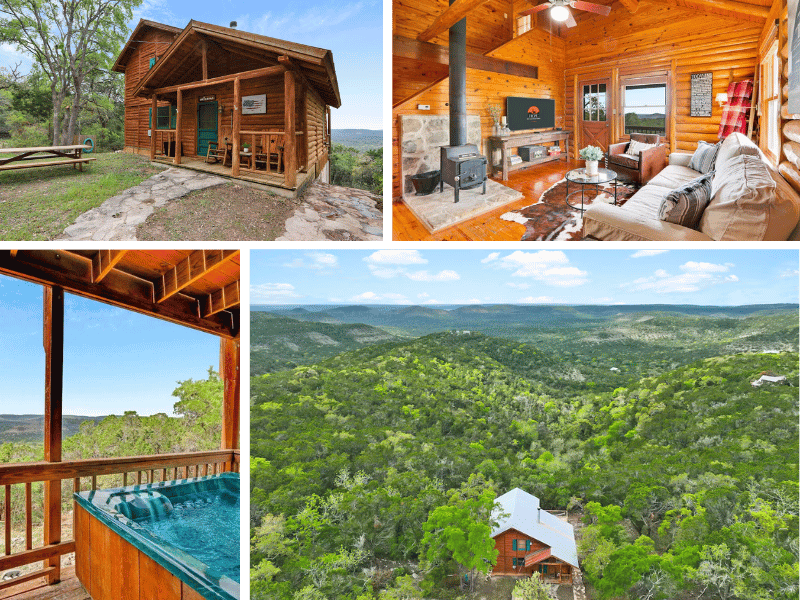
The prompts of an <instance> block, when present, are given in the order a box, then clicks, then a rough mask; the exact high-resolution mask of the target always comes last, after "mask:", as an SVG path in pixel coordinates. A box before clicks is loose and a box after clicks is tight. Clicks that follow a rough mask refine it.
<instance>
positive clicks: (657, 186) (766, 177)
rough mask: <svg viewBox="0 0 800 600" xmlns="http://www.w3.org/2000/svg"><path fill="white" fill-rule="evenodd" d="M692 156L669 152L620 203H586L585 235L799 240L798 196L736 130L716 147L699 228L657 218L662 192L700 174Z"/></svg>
mask: <svg viewBox="0 0 800 600" xmlns="http://www.w3.org/2000/svg"><path fill="white" fill-rule="evenodd" d="M691 158H692V155H691V154H681V153H672V154H670V156H669V165H668V166H667V167H665V168H664V170H663V171H661V172H660V173H659V174H658V175H656V176H655V177H653V179H651V180H650V182H649V183H648V184H647V185H645V186H644V187H643V188H642V189H640V190H639V191H638V192H636V194H634V195H633V196H632V197H631V198H630V199H629V200H628V201H627V202H626V203H625V204H624V205H623V206H613V205H610V204H601V203H598V204H593V205H592V206H590V207H589V209H588V210H587V211H586V213H585V214H584V216H583V227H584V231H583V233H584V235H585V236H590V237H593V238H597V239H600V240H635V241H650V240H658V241H661V240H666V241H687V242H688V241H710V240H722V241H727V240H745V241H752V240H787V239H788V240H800V225H798V221H800V196H798V194H797V193H796V192H795V191H794V189H792V187H791V186H790V185H789V184H788V183H787V182H786V180H785V179H783V177H781V175H780V174H779V173H778V171H777V169H775V168H773V167H772V165H770V164H769V162H768V161H767V160H766V158H765V157H764V154H763V153H762V152H761V150H759V148H758V146H756V145H755V144H754V143H753V142H751V141H750V140H749V139H748V138H747V137H746V136H744V135H742V134H740V133H734V134H732V135H730V136H728V137H727V138H726V139H725V141H724V142H723V143H722V146H721V147H720V150H719V153H718V155H717V161H716V164H715V167H714V169H715V171H716V173H715V175H714V180H713V182H712V190H711V194H712V198H711V202H710V203H709V205H708V207H707V208H706V210H705V212H704V213H703V217H702V219H701V221H700V225H699V227H698V230H695V229H689V228H688V227H682V226H681V225H676V224H674V223H667V222H665V221H661V220H659V218H658V211H659V207H660V206H661V200H662V199H663V198H664V196H666V195H667V194H668V193H669V192H670V191H671V190H673V189H675V188H677V187H679V186H680V185H682V184H684V183H686V182H687V181H690V180H692V179H695V178H696V177H700V175H701V174H700V173H698V172H697V171H694V170H692V169H690V168H689V163H690V161H691Z"/></svg>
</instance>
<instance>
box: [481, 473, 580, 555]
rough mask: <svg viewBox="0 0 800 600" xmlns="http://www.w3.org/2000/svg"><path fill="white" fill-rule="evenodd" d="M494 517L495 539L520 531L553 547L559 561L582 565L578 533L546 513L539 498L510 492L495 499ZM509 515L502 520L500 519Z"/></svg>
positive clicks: (518, 492) (519, 492) (564, 522)
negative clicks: (502, 534) (495, 523)
mask: <svg viewBox="0 0 800 600" xmlns="http://www.w3.org/2000/svg"><path fill="white" fill-rule="evenodd" d="M495 504H496V505H497V504H499V505H500V506H499V507H497V506H495V509H494V511H492V518H493V519H494V520H496V521H497V526H496V527H495V528H494V529H492V537H496V536H498V535H500V534H501V533H503V532H504V531H508V530H509V529H516V530H517V531H519V532H520V533H524V534H525V535H527V536H530V537H532V538H533V539H535V540H538V541H540V542H542V543H543V544H546V545H548V546H550V548H551V551H552V555H553V556H555V557H556V558H558V559H560V560H563V561H564V562H566V563H569V564H571V565H572V566H573V567H577V566H578V551H577V549H576V548H575V533H574V531H573V530H572V525H570V524H569V523H567V522H566V521H562V520H561V519H559V518H558V517H556V516H553V515H551V514H550V513H549V512H547V511H546V510H542V508H541V506H540V505H539V499H538V498H537V497H536V496H533V495H532V494H529V493H528V492H525V491H523V490H521V489H519V488H514V489H513V490H511V491H510V492H506V493H505V494H503V495H502V496H500V497H499V498H497V499H496V500H495ZM503 513H505V515H506V516H505V517H503V518H502V519H501V518H500V516H501V515H502V514H503Z"/></svg>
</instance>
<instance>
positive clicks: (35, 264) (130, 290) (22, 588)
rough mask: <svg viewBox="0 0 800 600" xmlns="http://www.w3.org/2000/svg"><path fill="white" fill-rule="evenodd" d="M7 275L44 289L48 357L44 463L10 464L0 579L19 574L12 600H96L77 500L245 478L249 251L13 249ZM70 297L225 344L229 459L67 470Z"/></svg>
mask: <svg viewBox="0 0 800 600" xmlns="http://www.w3.org/2000/svg"><path fill="white" fill-rule="evenodd" d="M0 274H2V275H6V276H10V277H14V278H17V279H21V280H24V281H28V282H31V283H35V284H39V285H41V286H42V287H43V299H44V310H43V322H42V334H43V341H44V350H45V351H44V358H45V374H44V375H45V376H44V394H43V396H44V440H43V441H44V444H43V445H44V460H42V461H38V462H28V463H7V464H3V465H0V507H2V508H0V531H2V534H0V535H2V538H0V539H1V540H2V548H3V551H2V554H0V573H5V572H8V571H17V572H18V573H15V574H14V575H15V576H14V577H12V578H10V579H8V580H3V581H0V598H19V599H26V600H27V599H37V600H38V599H42V600H44V599H50V598H53V599H55V598H59V599H63V600H84V599H87V598H89V594H88V593H86V591H85V589H84V588H83V586H82V585H81V583H80V582H79V581H78V578H77V576H76V573H75V565H76V564H77V565H78V567H79V570H78V573H79V574H80V572H81V571H80V565H81V561H83V564H84V565H85V564H87V561H91V560H92V559H91V557H89V556H86V555H85V554H84V555H83V556H80V553H79V555H78V556H75V555H74V553H75V551H76V539H79V538H77V536H76V529H78V528H76V525H75V523H74V520H73V518H72V515H73V510H72V507H73V506H74V504H73V500H72V498H73V496H72V494H73V493H74V492H79V491H82V490H97V489H107V488H112V487H125V486H129V485H139V484H149V483H156V482H159V481H171V480H180V479H187V478H192V477H204V476H207V475H216V474H220V473H224V472H239V456H240V454H239V412H240V408H239V401H240V400H239V389H240V376H239V252H238V251H234V250H196V251H192V250H174V251H170V250H167V251H163V250H85V251H84V250H58V251H56V250H3V251H0ZM66 294H72V295H76V296H81V297H84V298H88V299H91V300H96V301H98V302H102V303H104V304H111V305H113V306H116V307H119V308H125V309H128V310H132V311H134V312H138V313H142V314H145V315H147V316H150V317H154V318H159V319H163V320H167V321H170V322H173V323H176V324H180V325H183V326H186V327H190V328H193V329H196V330H199V331H202V332H205V333H209V334H212V335H214V336H217V337H219V339H220V354H219V357H220V364H219V374H220V378H221V379H222V381H223V393H222V415H221V432H220V442H219V449H216V450H204V451H197V452H178V453H170V454H156V455H148V456H123V457H101V458H89V459H77V460H63V457H62V406H63V382H64V349H65V348H64V346H65V344H64V339H65V327H64V323H65V320H64V316H65V304H64V298H65V295H66ZM12 508H13V509H15V510H13V511H12ZM37 513H40V514H41V515H42V518H41V521H42V522H41V523H40V522H38V517H36V516H35V515H36V514H37ZM71 555H72V556H75V558H74V560H72V561H70V560H69V557H70V556H71ZM65 557H67V558H65ZM84 573H85V567H84Z"/></svg>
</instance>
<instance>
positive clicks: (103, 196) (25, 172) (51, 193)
mask: <svg viewBox="0 0 800 600" xmlns="http://www.w3.org/2000/svg"><path fill="white" fill-rule="evenodd" d="M92 157H95V158H97V160H95V161H94V162H91V163H89V164H88V165H84V167H83V172H81V171H78V170H77V169H73V168H72V167H71V166H56V167H52V168H48V167H41V168H35V169H20V170H18V171H5V172H0V240H51V239H53V238H55V237H56V236H58V235H59V234H61V233H62V232H63V231H64V229H65V228H66V227H67V226H69V225H70V224H72V222H73V221H75V219H76V217H78V215H80V214H82V213H84V212H86V211H87V210H90V209H92V208H95V207H97V206H100V205H101V204H102V203H103V202H104V201H106V200H108V199H109V198H111V197H112V196H115V195H116V194H118V193H120V192H121V191H123V190H125V189H128V188H130V187H133V186H135V185H138V184H139V183H141V182H142V181H144V180H145V179H147V178H149V177H151V176H152V175H155V174H156V173H158V172H160V171H161V170H162V169H160V168H158V167H154V166H152V165H151V164H150V163H149V161H148V160H147V158H146V157H143V156H137V155H135V154H124V153H118V154H117V153H108V154H96V153H92Z"/></svg>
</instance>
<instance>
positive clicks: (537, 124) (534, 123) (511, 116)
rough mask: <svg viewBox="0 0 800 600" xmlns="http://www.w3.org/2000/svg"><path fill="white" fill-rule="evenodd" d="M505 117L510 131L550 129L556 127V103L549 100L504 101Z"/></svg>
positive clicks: (510, 99) (511, 99)
mask: <svg viewBox="0 0 800 600" xmlns="http://www.w3.org/2000/svg"><path fill="white" fill-rule="evenodd" d="M506 117H507V120H508V128H509V129H511V131H519V130H520V129H552V128H553V127H555V126H556V101H555V100H552V99H550V98H512V97H511V96H509V97H508V98H507V99H506Z"/></svg>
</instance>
